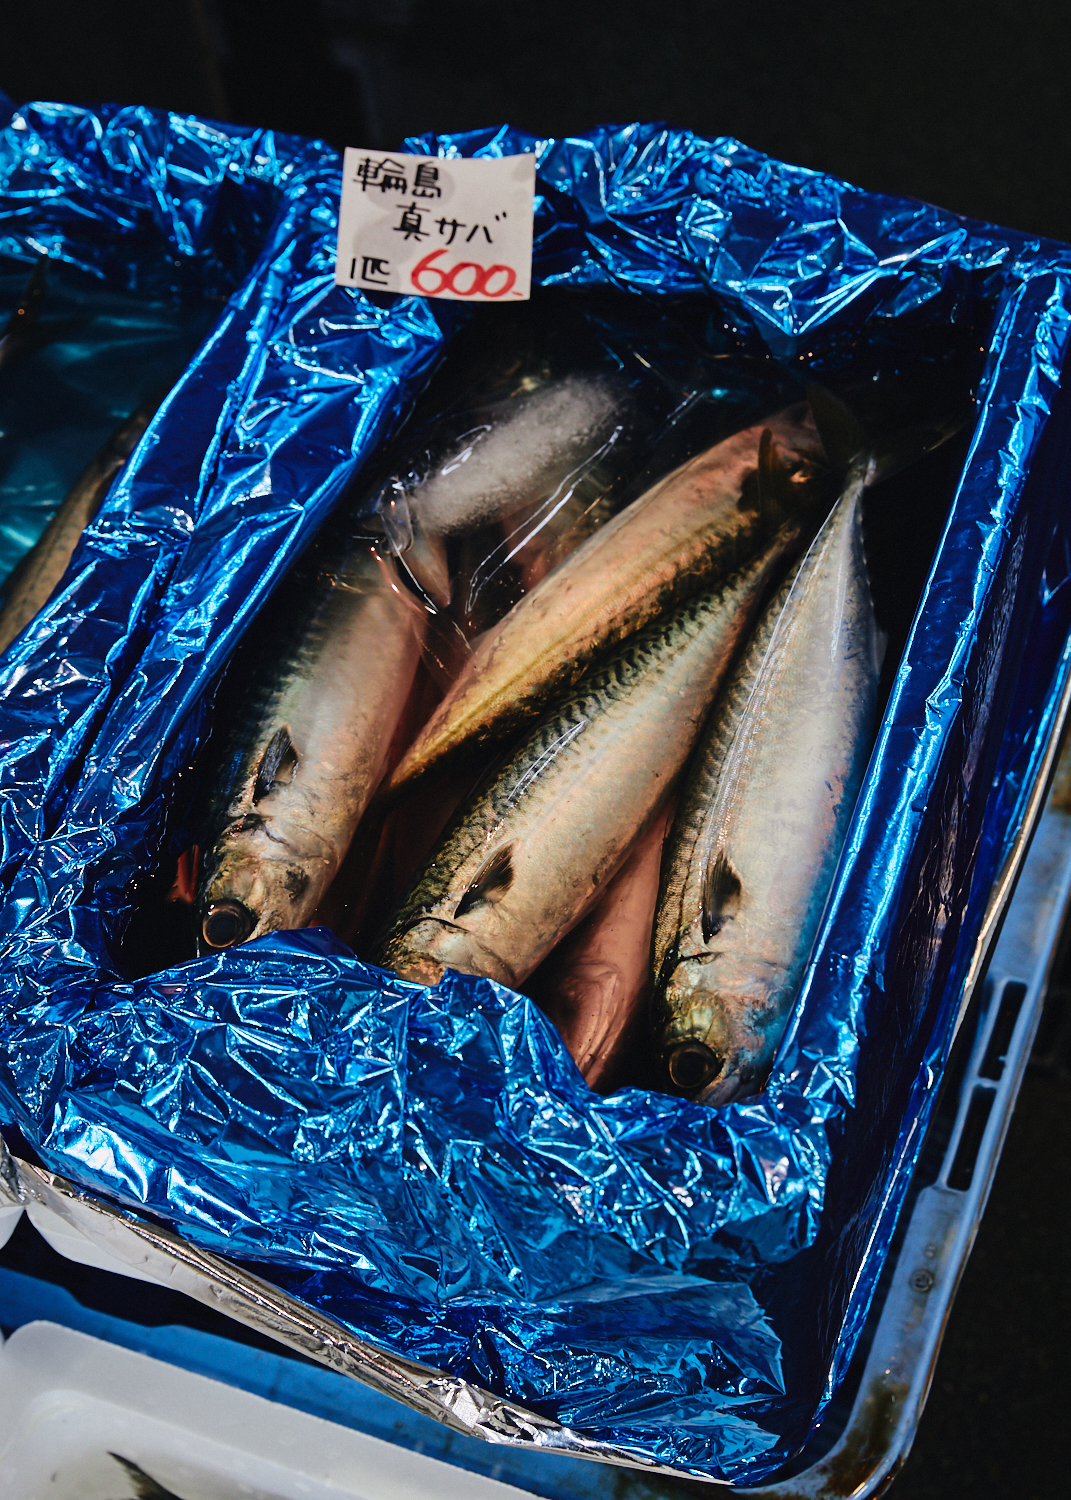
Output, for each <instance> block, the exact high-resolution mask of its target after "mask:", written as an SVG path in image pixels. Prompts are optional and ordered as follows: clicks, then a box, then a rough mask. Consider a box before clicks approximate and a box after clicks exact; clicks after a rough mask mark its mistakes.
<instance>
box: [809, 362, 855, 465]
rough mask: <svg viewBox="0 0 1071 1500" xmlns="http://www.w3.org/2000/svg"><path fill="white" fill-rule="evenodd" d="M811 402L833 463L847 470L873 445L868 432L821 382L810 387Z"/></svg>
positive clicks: (824, 444) (821, 436)
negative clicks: (868, 437) (870, 442)
mask: <svg viewBox="0 0 1071 1500" xmlns="http://www.w3.org/2000/svg"><path fill="white" fill-rule="evenodd" d="M807 405H808V406H809V407H810V408H811V415H812V416H813V417H814V425H815V426H816V427H817V428H818V436H819V437H820V438H821V440H822V447H823V448H824V449H825V452H826V457H827V458H828V459H829V462H830V464H831V465H832V466H833V468H834V469H836V470H839V471H843V472H847V470H848V469H850V468H851V467H852V465H853V464H854V463H856V462H858V461H859V459H860V458H861V457H862V456H863V455H865V454H866V453H867V451H868V449H869V447H870V444H869V442H868V440H867V435H866V433H865V432H864V431H863V429H862V427H861V426H860V425H859V422H858V421H857V419H856V417H855V416H854V414H853V413H852V412H851V411H850V410H849V409H848V407H847V406H845V404H844V402H843V401H841V400H840V398H839V397H838V396H834V394H833V392H832V391H830V390H827V389H826V387H825V386H824V385H819V384H818V383H817V381H813V380H812V381H811V382H810V383H809V385H808V386H807Z"/></svg>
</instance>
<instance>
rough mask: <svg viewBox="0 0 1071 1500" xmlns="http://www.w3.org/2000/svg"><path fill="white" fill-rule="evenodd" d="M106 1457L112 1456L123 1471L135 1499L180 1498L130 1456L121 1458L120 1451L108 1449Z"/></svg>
mask: <svg viewBox="0 0 1071 1500" xmlns="http://www.w3.org/2000/svg"><path fill="white" fill-rule="evenodd" d="M108 1457H109V1458H114V1459H115V1461H116V1463H117V1464H119V1465H120V1466H121V1467H122V1468H123V1469H124V1470H125V1471H126V1476H127V1478H128V1479H129V1480H130V1482H131V1484H132V1485H133V1486H134V1496H135V1500H181V1496H179V1495H176V1494H175V1492H174V1491H173V1490H165V1489H164V1487H163V1485H162V1484H160V1483H158V1482H157V1480H155V1479H154V1478H153V1477H152V1475H151V1474H147V1473H146V1472H145V1470H144V1469H143V1468H142V1467H141V1465H140V1464H136V1463H135V1462H134V1460H133V1459H131V1458H123V1456H122V1454H120V1453H113V1452H112V1451H111V1449H109V1450H108Z"/></svg>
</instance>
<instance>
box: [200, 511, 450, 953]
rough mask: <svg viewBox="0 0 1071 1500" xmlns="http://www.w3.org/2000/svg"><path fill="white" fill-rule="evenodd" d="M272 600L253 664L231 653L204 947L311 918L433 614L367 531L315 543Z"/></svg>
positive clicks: (372, 785) (370, 783)
mask: <svg viewBox="0 0 1071 1500" xmlns="http://www.w3.org/2000/svg"><path fill="white" fill-rule="evenodd" d="M269 611H270V613H271V621H270V624H271V626H272V629H271V630H270V631H269V633H268V636H267V639H266V640H265V641H264V642H262V643H261V647H260V652H261V654H260V659H259V661H254V662H253V663H252V665H250V661H249V658H248V657H247V656H242V657H240V658H239V673H240V674H247V675H245V677H244V680H243V676H242V675H239V676H238V681H237V692H236V695H235V696H236V700H237V702H236V705H235V706H236V708H237V712H236V715H235V722H234V723H233V724H232V725H231V730H230V737H231V745H230V753H229V755H228V756H227V757H225V762H226V763H225V764H224V766H223V767H222V768H221V774H220V779H219V783H218V786H217V787H216V793H215V809H214V813H213V816H212V819H211V822H212V824H213V828H214V831H213V832H211V833H210V839H209V843H210V847H209V852H208V855H207V858H206V860H205V878H204V881H203V885H202V889H201V892H200V896H199V907H200V921H201V937H202V941H203V943H204V945H205V946H206V947H208V948H226V947H230V946H231V944H233V943H237V942H243V941H245V940H246V939H247V938H251V937H259V936H260V935H261V934H263V933H266V932H274V931H276V930H278V929H280V928H289V927H301V926H303V925H304V924H305V923H306V922H308V920H309V918H310V917H311V915H312V913H313V911H314V910H315V908H316V907H317V905H318V904H319V902H320V899H321V897H322V896H323V894H324V892H325V891H326V889H327V887H328V885H329V884H330V882H331V880H332V878H333V876H334V875H335V872H336V871H337V870H338V867H339V865H340V864H341V863H342V859H343V856H344V855H345V853H346V850H347V848H348V846H349V844H350V841H351V839H352V837H353V834H354V831H355V830H356V827H357V823H358V821H359V820H360V817H361V814H362V813H363V812H364V809H365V808H366V807H367V805H368V802H369V799H370V798H371V796H372V793H373V792H374V791H375V789H376V786H377V784H378V783H379V781H380V779H381V777H382V775H383V772H384V770H385V769H386V766H387V759H388V755H389V752H390V748H391V742H392V740H393V738H394V733H395V727H396V725H397V723H398V721H399V719H400V717H401V714H402V711H403V709H404V707H405V703H406V699H407V698H408V696H409V692H410V689H411V687H412V683H413V678H414V675H415V673H416V668H417V663H418V661H419V659H420V651H421V643H422V640H423V635H424V630H425V622H426V620H427V612H426V611H425V609H424V608H423V607H422V606H421V605H419V604H418V603H417V602H416V600H415V599H414V598H413V596H412V595H411V594H410V592H409V591H408V590H407V589H406V588H405V587H404V586H403V585H402V584H401V582H400V580H399V576H398V571H397V567H396V565H395V563H394V561H393V559H392V558H390V557H389V556H385V555H383V553H382V552H381V551H380V550H379V548H378V547H377V546H376V545H375V543H372V542H368V541H367V540H362V539H356V540H354V541H353V542H352V543H351V544H350V545H349V546H348V547H347V548H344V549H342V550H341V552H338V551H336V550H335V549H334V548H333V547H332V546H331V545H330V543H325V544H321V545H320V546H318V547H314V550H313V553H312V555H311V558H310V559H309V560H307V561H306V562H304V563H303V564H302V565H300V566H299V568H298V570H297V572H296V576H295V577H294V578H293V579H292V580H290V581H289V583H288V585H287V586H285V587H284V590H283V593H282V596H281V598H280V599H278V600H276V601H274V603H273V604H269ZM234 680H235V679H234V676H233V675H232V678H231V681H232V682H233V681H234ZM243 689H244V691H243Z"/></svg>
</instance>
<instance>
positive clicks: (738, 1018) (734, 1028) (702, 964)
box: [658, 954, 785, 1108]
mask: <svg viewBox="0 0 1071 1500" xmlns="http://www.w3.org/2000/svg"><path fill="white" fill-rule="evenodd" d="M713 960H716V955H711V954H703V955H698V956H696V957H694V958H686V959H682V960H680V961H679V962H678V963H677V965H676V966H675V968H674V969H673V971H672V973H671V974H670V976H669V980H668V982H667V983H666V984H665V985H664V986H663V987H662V993H661V1002H662V1008H663V1016H664V1017H665V1019H664V1021H663V1024H662V1026H661V1029H660V1031H659V1035H658V1053H659V1056H660V1058H661V1060H662V1067H663V1072H664V1076H665V1078H666V1080H667V1082H668V1085H669V1088H670V1089H671V1091H672V1092H673V1093H675V1094H682V1095H683V1096H684V1097H685V1098H688V1099H694V1100H695V1101H696V1102H697V1103H700V1104H707V1105H710V1106H711V1107H712V1108H717V1107H719V1106H720V1105H722V1104H730V1103H731V1102H732V1101H733V1100H734V1099H741V1098H744V1097H746V1096H747V1095H748V1094H754V1093H757V1092H758V1090H759V1088H760V1087H761V1086H762V1083H763V1081H764V1079H765V1077H766V1074H767V1073H768V1072H769V1068H770V1062H771V1060H772V1058H773V1053H774V1050H775V1048H776V1045H777V1041H778V1038H779V1037H780V1035H781V1031H782V1029H783V1027H784V1019H785V1006H784V995H783V993H782V991H783V988H784V987H783V986H780V985H774V984H771V982H770V980H769V979H768V978H767V977H766V976H764V975H759V974H754V973H753V974H747V975H740V976H735V975H725V976H723V979H722V982H720V983H719V982H717V981H716V980H715V982H714V983H713V984H712V983H711V977H712V976H711V974H710V972H709V969H711V968H713V967H715V964H714V963H713V962H712V961H713Z"/></svg>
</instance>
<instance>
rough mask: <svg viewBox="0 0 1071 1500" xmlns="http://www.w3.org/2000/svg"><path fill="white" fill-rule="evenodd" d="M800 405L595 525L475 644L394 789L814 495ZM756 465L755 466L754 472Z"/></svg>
mask: <svg viewBox="0 0 1071 1500" xmlns="http://www.w3.org/2000/svg"><path fill="white" fill-rule="evenodd" d="M820 459H821V447H820V444H819V441H818V437H817V433H816V430H815V429H814V427H813V424H812V423H811V422H810V420H809V414H808V411H807V409H806V408H795V409H792V410H788V411H784V412H781V413H779V414H777V415H775V416H773V417H771V418H770V419H769V421H767V422H766V423H764V424H760V425H758V426H753V427H748V428H746V429H744V430H743V431H741V432H738V433H736V434H735V435H734V436H732V437H730V438H727V439H726V440H725V441H724V442H721V443H718V444H716V445H715V446H714V447H712V448H710V449H708V450H706V451H705V452H703V453H700V454H698V455H696V456H695V457H694V458H692V459H690V460H689V461H688V462H687V463H685V464H683V465H681V466H680V467H678V468H677V469H676V470H674V471H673V472H672V473H671V474H669V475H667V476H666V477H665V478H663V479H662V480H660V481H659V482H657V483H656V484H655V485H653V486H652V487H651V488H650V489H649V490H648V491H647V492H646V493H645V494H643V495H642V496H640V497H639V498H638V499H636V500H635V501H633V502H632V503H631V504H630V505H628V506H626V507H625V509H623V510H622V511H620V512H619V513H618V514H617V515H616V516H614V517H613V519H612V520H610V521H608V522H607V523H606V524H605V525H604V526H602V527H601V528H600V529H599V530H597V531H596V532H595V533H594V535H592V536H590V537H589V538H588V539H587V540H586V541H584V542H583V543H582V544H581V545H580V546H578V547H577V549H576V550H575V551H574V552H572V553H570V555H569V556H568V557H567V558H566V559H565V560H564V561H563V562H561V563H560V564H559V566H557V567H556V568H554V569H553V571H552V572H550V573H548V574H547V576H546V577H545V578H544V579H543V580H542V582H541V583H539V584H538V585H537V586H536V587H535V588H533V589H532V591H531V593H529V594H526V595H525V596H524V598H523V599H521V600H520V602H519V603H518V604H517V605H516V606H515V607H514V608H513V609H511V610H510V612H509V613H508V614H507V615H506V616H505V617H504V618H503V619H502V620H501V621H499V622H498V624H497V625H494V626H492V627H491V628H490V629H489V630H487V631H486V632H485V633H484V634H483V635H482V636H481V638H480V639H479V640H478V641H477V642H476V643H475V644H474V647H473V650H472V654H471V656H470V657H469V658H468V659H467V661H466V662H465V663H464V665H463V667H462V670H461V672H460V674H459V676H458V678H457V680H456V682H455V683H454V684H453V686H452V687H451V689H450V691H449V692H448V693H447V694H446V695H445V697H444V698H443V701H442V703H441V704H440V705H439V707H438V708H437V709H436V711H435V713H433V714H432V716H431V718H430V719H429V720H428V722H427V724H426V725H425V726H424V729H423V730H422V731H421V733H420V734H419V735H418V736H417V738H416V740H415V741H414V742H413V744H412V745H411V746H410V747H409V749H408V751H407V752H406V754H405V755H404V756H403V758H402V760H401V762H400V764H399V765H398V766H397V767H396V768H395V770H394V772H393V773H392V775H391V777H390V779H389V782H388V784H387V787H386V792H387V795H393V794H396V793H397V792H398V791H399V790H400V789H401V788H402V787H404V786H405V785H406V784H408V783H410V782H412V781H414V780H416V779H417V778H419V777H420V776H423V775H425V774H426V773H427V771H428V770H429V769H430V768H432V767H433V766H435V765H437V764H439V763H440V762H442V761H444V760H445V759H447V758H453V757H455V756H457V755H459V754H461V753H462V752H464V751H468V752H469V753H470V754H472V753H474V752H475V751H476V750H477V749H478V748H479V747H481V746H483V745H485V744H486V743H487V742H488V741H489V740H490V739H492V738H493V737H494V738H501V737H503V736H504V735H506V734H508V733H512V732H513V731H515V730H519V729H520V728H521V727H522V726H523V725H524V724H525V722H529V723H530V722H531V720H532V719H533V718H534V717H535V716H536V715H537V714H538V713H539V712H541V711H542V709H543V707H544V706H545V705H546V704H547V703H548V702H550V701H551V700H553V699H555V698H560V697H561V696H562V695H563V694H564V693H567V692H568V691H569V690H570V689H571V688H572V686H573V685H574V684H575V683H576V682H577V681H578V680H579V679H580V677H581V675H582V674H583V672H584V671H585V670H586V668H587V667H588V666H589V665H590V663H591V662H592V661H594V660H595V658H596V657H597V656H599V655H600V654H601V653H602V652H604V651H607V650H609V649H611V648H612V647H614V646H615V645H617V644H618V643H619V642H621V641H622V640H624V639H626V638H627V637H628V636H629V635H631V634H633V633H634V632H636V631H638V630H641V629H643V628H644V626H646V625H648V624H649V623H650V622H651V621H652V620H655V619H657V618H658V617H659V616H661V615H663V614H665V613H666V612H667V611H670V610H672V609H673V608H675V607H676V605H678V604H679V603H681V602H682V601H683V600H685V599H686V598H688V597H689V595H692V594H694V593H696V592H698V591H700V590H702V589H703V588H705V587H707V586H710V585H712V584H714V583H716V582H717V581H718V580H719V579H723V578H726V577H728V576H729V575H730V574H732V573H733V571H734V570H735V569H736V568H738V567H739V566H740V565H741V564H742V563H743V562H745V561H746V560H747V559H748V558H750V557H752V556H754V555H755V554H756V553H757V552H759V551H760V550H761V549H762V547H763V545H764V544H765V542H766V541H767V540H768V539H769V537H770V536H771V535H772V534H774V533H775V532H776V530H777V528H778V527H779V526H780V525H781V524H782V522H783V521H784V520H785V519H786V518H788V519H791V518H795V519H796V521H801V520H802V519H803V518H804V517H806V516H807V515H808V514H809V513H811V512H813V511H814V510H815V509H816V508H817V507H818V506H819V504H820V500H821V496H822V495H823V493H824V487H823V485H822V484H821V482H820V481H819V471H818V469H817V467H816V466H817V464H818V463H819V462H820ZM760 470H761V471H762V472H763V474H764V476H765V478H764V482H759V474H760Z"/></svg>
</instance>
